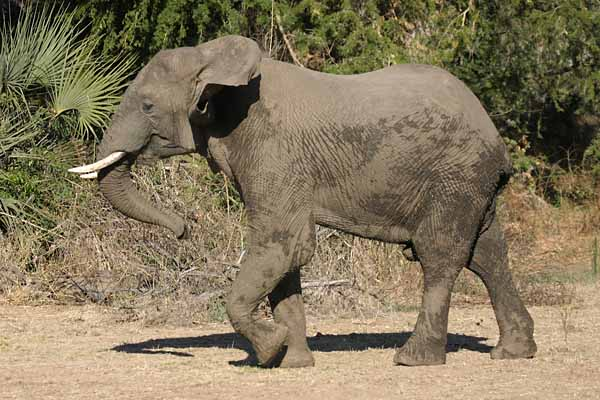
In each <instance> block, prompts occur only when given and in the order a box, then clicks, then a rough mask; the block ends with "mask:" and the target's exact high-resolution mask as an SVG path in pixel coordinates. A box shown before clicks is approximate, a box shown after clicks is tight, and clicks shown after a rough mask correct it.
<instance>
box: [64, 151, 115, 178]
mask: <svg viewBox="0 0 600 400" xmlns="http://www.w3.org/2000/svg"><path fill="white" fill-rule="evenodd" d="M126 154H127V153H126V152H124V151H115V152H114V153H112V154H111V155H109V156H108V157H105V158H103V159H102V160H100V161H96V162H95V163H93V164H88V165H83V166H81V167H75V168H71V169H70V170H69V172H73V173H75V174H88V173H90V172H96V171H100V170H101V169H102V168H106V167H108V166H110V165H112V164H114V163H116V162H117V161H119V160H120V159H121V158H123V157H125V155H126Z"/></svg>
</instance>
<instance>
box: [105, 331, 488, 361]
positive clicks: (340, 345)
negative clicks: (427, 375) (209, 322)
mask: <svg viewBox="0 0 600 400" xmlns="http://www.w3.org/2000/svg"><path fill="white" fill-rule="evenodd" d="M409 337H410V332H401V333H351V334H340V335H323V334H321V333H317V334H316V335H315V336H312V337H309V338H308V344H309V346H310V348H311V350H313V351H320V352H332V351H364V350H368V349H393V348H396V347H400V346H402V345H403V344H404V343H405V342H406V341H407V340H408V338H409ZM486 340H487V338H485V337H478V336H468V335H462V334H454V333H449V334H448V345H447V346H446V351H447V352H456V351H458V350H460V349H466V350H470V351H476V352H479V353H489V352H490V351H491V350H492V347H491V346H488V345H486V344H484V343H482V342H484V341H486ZM190 348H220V349H232V348H233V349H240V350H244V351H246V352H247V353H248V357H247V358H246V359H245V360H240V361H231V362H230V364H232V365H237V366H241V365H256V358H255V357H254V351H253V350H252V347H251V346H250V343H249V342H248V341H247V340H246V339H245V338H243V337H242V336H240V335H238V334H236V333H217V334H212V335H206V336H195V337H180V338H165V339H152V340H147V341H144V342H139V343H125V344H122V345H119V346H116V347H113V348H112V350H114V351H117V352H124V353H135V354H170V355H174V356H179V357H193V355H192V354H191V353H188V352H184V351H178V350H177V349H190Z"/></svg>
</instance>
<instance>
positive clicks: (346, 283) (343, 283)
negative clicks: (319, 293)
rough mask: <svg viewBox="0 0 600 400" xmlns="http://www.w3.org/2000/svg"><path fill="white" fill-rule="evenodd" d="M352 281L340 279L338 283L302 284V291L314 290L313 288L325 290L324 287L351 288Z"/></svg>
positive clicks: (317, 282) (314, 282) (316, 282)
mask: <svg viewBox="0 0 600 400" xmlns="http://www.w3.org/2000/svg"><path fill="white" fill-rule="evenodd" d="M350 283H351V282H350V281H349V280H347V279H340V280H337V281H313V282H305V283H303V284H302V289H312V288H323V287H337V286H349V285H350Z"/></svg>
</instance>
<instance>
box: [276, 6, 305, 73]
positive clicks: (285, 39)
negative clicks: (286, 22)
mask: <svg viewBox="0 0 600 400" xmlns="http://www.w3.org/2000/svg"><path fill="white" fill-rule="evenodd" d="M275 20H276V21H277V28H278V29H279V32H280V33H281V36H282V37H283V42H284V43H285V47H286V48H287V51H288V53H290V56H291V57H292V60H294V64H296V65H297V66H299V67H302V68H304V65H303V64H302V63H301V62H300V59H299V58H298V56H297V55H296V52H295V51H294V48H293V47H292V43H291V42H290V40H289V39H288V37H287V35H286V33H285V31H284V30H283V26H282V25H281V18H280V17H279V15H277V14H275Z"/></svg>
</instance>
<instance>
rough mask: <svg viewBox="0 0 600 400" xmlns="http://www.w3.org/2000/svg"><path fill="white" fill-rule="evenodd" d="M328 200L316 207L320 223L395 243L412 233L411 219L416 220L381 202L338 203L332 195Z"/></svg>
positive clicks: (400, 241)
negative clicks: (388, 209)
mask: <svg viewBox="0 0 600 400" xmlns="http://www.w3.org/2000/svg"><path fill="white" fill-rule="evenodd" d="M327 203H328V204H326V205H325V204H321V205H317V206H316V207H315V208H314V216H315V222H316V223H317V224H319V225H322V226H326V227H329V228H334V229H339V230H341V231H344V232H347V233H351V234H353V235H357V236H360V237H365V238H369V239H375V240H381V241H384V242H391V243H406V242H409V241H410V239H411V237H412V234H411V230H412V229H411V225H412V224H411V222H414V221H410V218H402V216H401V215H397V214H394V213H389V214H388V213H386V212H385V210H382V209H378V208H377V206H375V207H373V208H372V209H369V208H364V207H361V206H360V205H358V204H346V205H342V204H339V203H338V204H335V203H336V202H335V200H332V199H331V198H330V199H329V201H328V202H327ZM403 220H405V221H406V222H405V221H403Z"/></svg>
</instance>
